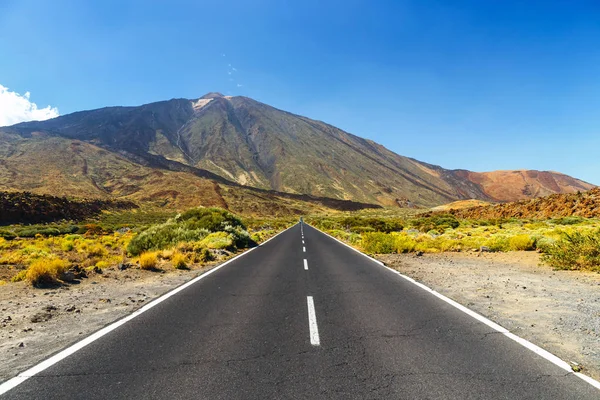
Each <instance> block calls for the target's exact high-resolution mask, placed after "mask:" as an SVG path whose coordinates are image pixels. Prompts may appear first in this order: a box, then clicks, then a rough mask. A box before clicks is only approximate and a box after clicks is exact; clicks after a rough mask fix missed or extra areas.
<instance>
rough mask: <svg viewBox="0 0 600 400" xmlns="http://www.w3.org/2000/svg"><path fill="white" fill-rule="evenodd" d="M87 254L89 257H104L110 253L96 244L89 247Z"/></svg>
mask: <svg viewBox="0 0 600 400" xmlns="http://www.w3.org/2000/svg"><path fill="white" fill-rule="evenodd" d="M87 253H88V256H89V257H104V256H106V255H107V254H108V251H106V247H104V246H103V245H101V244H100V243H96V244H93V245H91V246H90V247H88V249H87Z"/></svg>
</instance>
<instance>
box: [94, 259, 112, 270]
mask: <svg viewBox="0 0 600 400" xmlns="http://www.w3.org/2000/svg"><path fill="white" fill-rule="evenodd" d="M96 267H97V268H100V269H104V268H108V267H110V263H109V262H108V261H104V260H101V261H98V262H97V263H96Z"/></svg>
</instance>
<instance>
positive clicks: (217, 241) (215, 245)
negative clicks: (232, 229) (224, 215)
mask: <svg viewBox="0 0 600 400" xmlns="http://www.w3.org/2000/svg"><path fill="white" fill-rule="evenodd" d="M199 245H200V246H202V247H205V248H207V249H234V248H235V246H234V241H233V238H232V235H231V234H229V233H227V232H214V233H211V234H210V235H208V236H207V237H205V238H204V239H202V240H201V241H200V243H199Z"/></svg>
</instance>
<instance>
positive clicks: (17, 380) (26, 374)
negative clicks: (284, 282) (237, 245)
mask: <svg viewBox="0 0 600 400" xmlns="http://www.w3.org/2000/svg"><path fill="white" fill-rule="evenodd" d="M296 225H297V224H294V225H292V226H290V227H289V228H287V229H285V230H283V231H281V232H279V233H278V234H276V235H275V236H273V237H271V238H269V239H267V240H265V241H264V242H262V243H261V244H260V245H258V246H256V247H252V248H251V249H248V250H246V251H245V252H243V253H242V254H239V255H237V256H235V257H233V258H232V259H230V260H227V261H225V262H224V263H223V264H221V265H218V266H216V267H214V268H212V269H211V270H209V271H206V272H205V273H203V274H202V275H200V276H197V277H195V278H194V279H192V280H191V281H188V282H186V283H184V284H182V285H181V286H178V287H176V288H175V289H173V290H171V291H170V292H167V293H165V294H163V295H162V296H160V297H159V298H157V299H155V300H153V301H151V302H150V303H148V304H146V305H145V306H143V307H142V308H140V309H138V310H136V311H134V312H133V313H131V314H129V315H128V316H126V317H123V318H122V319H120V320H118V321H116V322H113V323H112V324H110V325H107V326H105V327H104V328H102V329H100V330H99V331H96V332H95V333H92V334H91V335H90V336H88V337H86V338H85V339H83V340H80V341H79V342H77V343H75V344H73V345H71V346H69V347H67V348H66V349H64V350H62V351H60V352H58V353H56V354H55V355H53V356H52V357H50V358H48V359H46V360H44V361H42V362H40V363H39V364H37V365H35V366H33V367H31V368H29V369H28V370H26V371H23V372H21V373H20V374H18V375H17V376H15V377H14V378H11V379H9V380H7V381H6V382H4V383H2V384H0V395H3V394H4V393H6V392H8V391H9V390H11V389H13V388H15V387H16V386H18V385H20V384H21V383H23V382H25V381H26V380H27V379H29V378H31V377H32V376H34V375H36V374H39V373H40V372H42V371H44V370H45V369H47V368H49V367H51V366H52V365H54V364H56V363H57V362H59V361H61V360H63V359H65V358H67V357H68V356H70V355H71V354H74V353H75V352H77V351H78V350H81V349H82V348H84V347H85V346H87V345H88V344H90V343H92V342H94V341H96V340H98V339H100V338H101V337H102V336H104V335H106V334H107V333H109V332H112V331H114V330H115V329H117V328H118V327H120V326H121V325H124V324H125V323H127V322H129V321H131V320H132V319H134V318H135V317H137V316H138V315H140V314H143V313H145V312H146V311H148V310H150V309H151V308H153V307H154V306H156V305H158V304H160V303H162V302H163V301H165V300H167V299H168V298H169V297H171V296H174V295H175V294H177V293H179V292H181V291H182V290H184V289H186V288H188V287H189V286H191V285H193V284H195V283H196V282H198V281H200V280H201V279H204V278H206V277H207V276H209V275H210V274H212V273H214V272H216V271H218V270H219V269H221V268H223V267H224V266H226V265H228V264H229V263H231V262H233V261H235V260H237V259H238V258H240V257H242V256H245V255H246V254H249V253H250V252H251V251H252V250H254V249H257V248H259V247H260V246H262V245H264V244H265V243H267V242H269V241H270V240H272V239H275V238H276V237H277V236H279V235H281V234H282V233H284V232H286V231H287V230H289V229H291V228H293V227H294V226H296Z"/></svg>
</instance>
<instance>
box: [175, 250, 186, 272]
mask: <svg viewBox="0 0 600 400" xmlns="http://www.w3.org/2000/svg"><path fill="white" fill-rule="evenodd" d="M171 260H172V262H173V267H175V268H176V269H187V263H186V257H185V255H184V254H182V253H179V252H176V253H173V257H172V258H171Z"/></svg>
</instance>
